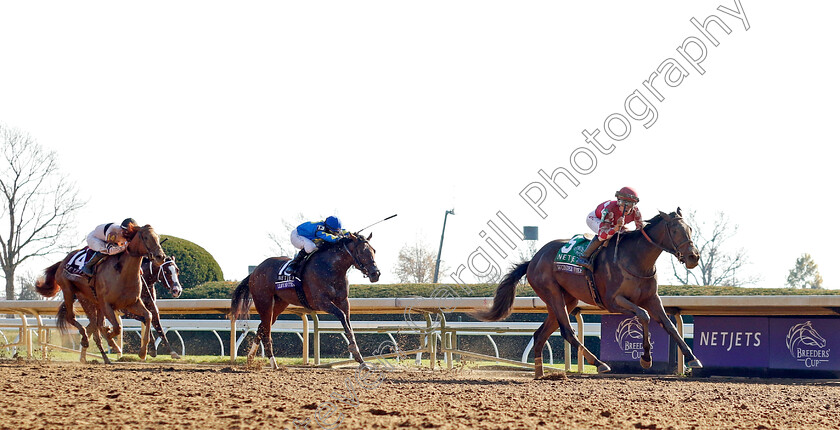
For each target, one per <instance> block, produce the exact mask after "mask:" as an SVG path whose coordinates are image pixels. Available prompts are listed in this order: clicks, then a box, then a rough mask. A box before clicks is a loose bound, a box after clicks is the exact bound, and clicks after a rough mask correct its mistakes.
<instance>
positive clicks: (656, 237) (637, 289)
mask: <svg viewBox="0 0 840 430" xmlns="http://www.w3.org/2000/svg"><path fill="white" fill-rule="evenodd" d="M647 222H648V225H646V226H645V227H644V228H643V229H642V230H641V231H633V232H630V233H627V234H622V235H620V240H619V236H614V237H613V238H612V239H613V240H610V242H609V243H608V244H607V245H606V246H605V247H603V248H602V251H601V252H600V253H599V254H598V255H597V256H596V257H595V261H594V263H595V272H594V276H595V288H596V290H597V294H593V292H592V291H590V288H589V286H588V283H587V281H586V278H585V277H584V276H582V275H575V274H571V273H568V272H562V271H558V270H556V268H555V264H554V259H555V257H556V255H557V252H558V251H559V250H560V248H561V247H563V246H564V245H566V242H564V241H562V240H555V241H552V242H549V243H547V244H546V245H545V246H543V247H542V248H541V249H540V250H539V251H537V253H536V254H535V255H534V258H533V259H531V261H526V262H523V263H520V264H518V265H517V266H515V267H514V268H513V270H511V271H510V272H509V273H508V274H507V275H506V276H505V277H504V278H503V279H502V282H501V283H500V284H499V286H498V287H497V288H496V294H495V298H494V300H493V305H492V306H491V307H490V308H489V309H485V310H479V311H477V312H475V314H474V315H475V316H476V317H477V318H479V319H481V320H484V321H499V320H501V319H503V318H505V317H507V316H508V315H509V314H510V308H511V306H512V305H513V299H514V298H515V297H516V284H517V283H518V282H519V280H520V279H521V278H522V276H525V275H527V279H528V283H529V284H530V285H531V288H533V289H534V292H536V293H537V295H538V296H539V297H540V299H542V301H543V302H545V305H546V309H547V311H548V316H546V319H545V321H544V322H543V323H542V325H541V326H540V327H539V328H538V329H537V331H536V332H535V333H534V373H535V378H540V377H542V376H543V364H542V350H543V347H544V346H545V342H546V341H547V340H548V337H549V336H551V334H552V333H553V332H554V331H555V330H557V328H558V327H559V328H560V333H561V335H562V336H563V338H564V339H565V340H566V341H567V342H569V343H570V344H571V345H572V347H573V348H580V349H578V350H579V351H580V350H582V351H583V354H584V356H585V357H586V361H587V362H588V363H589V364H592V365H596V366H598V372H609V371H610V370H611V369H610V367H609V366H608V365H607V364H606V363H604V362H603V361H601V360H599V359H598V358H597V357H595V355H594V354H592V353H591V352H590V351H589V350H588V349H586V347H585V346H583V345H582V344H581V343H580V342H579V341H578V339H577V337H576V336H575V331H574V329H573V328H572V324H571V321H570V319H569V313H570V312H572V311H573V310H574V309H575V307H577V304H578V302H579V301H583V302H585V303H589V304H591V305H596V306H600V307H602V308H603V309H605V310H607V311H609V312H611V313H622V314H630V315H635V316H636V317H638V319H639V322H641V324H642V328H643V335H644V336H643V337H644V338H643V340H642V342H643V343H642V346H643V347H644V353H643V354H642V357H641V358H640V359H639V361H640V363H641V365H642V367H644V368H650V366H651V356H650V336H649V330H648V324H649V322H650V319H651V318H653V319H654V321H656V322H657V323H659V324H660V325H661V326H662V327H663V328H664V329H665V331H667V332H668V334H669V335H670V336H671V338H673V339H674V341H676V342H677V345H679V348H680V350H682V352H683V354H684V355H685V357H686V360H688V366H689V367H692V368H699V367H703V366H702V364H701V363H700V360H698V359H697V358H696V357H695V356H694V353H693V352H692V351H691V348H689V347H688V345H687V344H686V343H685V340H683V338H682V337H681V336H680V335H679V333H678V332H677V329H676V327H674V324H673V323H672V322H671V320H670V319H669V318H668V316H667V315H666V313H665V309H664V308H663V306H662V300H661V299H660V298H659V294H658V293H657V284H656V267H655V264H656V259H657V258H659V255H660V254H661V253H662V251H665V252H668V253H670V254H673V255H674V256H676V257H677V259H678V260H679V261H680V262H681V263H683V264H685V266H686V267H687V268H689V269H692V268H694V267H696V266H697V264H698V262H699V259H700V254H699V253H698V251H697V248H696V247H695V246H694V242H692V240H691V227H689V226H688V224H686V223H685V221H684V220H683V217H682V211H681V210H680V208H677V211H676V212H671V213H670V214H666V213H664V212H659V214H658V215H656V216H655V217H653V218H652V219H650V220H649V221H647ZM617 246H618V247H619V248H620V250H619V251H618V253H617V259H614V255H616V254H615V252H616V247H617ZM594 297H601V298H603V300H602V303H601V304H598V303H597V300H596V299H595V298H594Z"/></svg>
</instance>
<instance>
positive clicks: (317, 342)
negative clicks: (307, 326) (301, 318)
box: [312, 312, 321, 366]
mask: <svg viewBox="0 0 840 430" xmlns="http://www.w3.org/2000/svg"><path fill="white" fill-rule="evenodd" d="M312 326H313V332H314V334H313V336H312V338H313V339H312V342H314V344H313V345H312V349H313V350H314V351H313V352H314V353H315V365H316V366H317V365H319V364H321V328H320V321H319V320H318V314H316V313H315V312H312Z"/></svg>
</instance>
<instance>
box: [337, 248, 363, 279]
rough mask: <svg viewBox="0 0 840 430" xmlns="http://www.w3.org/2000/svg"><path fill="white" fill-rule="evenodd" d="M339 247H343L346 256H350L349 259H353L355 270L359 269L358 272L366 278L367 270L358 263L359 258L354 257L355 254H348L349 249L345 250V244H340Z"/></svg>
mask: <svg viewBox="0 0 840 430" xmlns="http://www.w3.org/2000/svg"><path fill="white" fill-rule="evenodd" d="M341 246H343V247H344V250H345V251H347V253H348V254H350V257H353V264H354V265H355V266H356V268H357V269H359V271H360V272H362V276H364V277H365V278H367V277H368V271H367V268H365V266H364V265H363V264H362V262H361V261H359V258H358V257H356V254H353V253H352V252H350V249H349V248H347V243H346V242H345V243H343V244H341Z"/></svg>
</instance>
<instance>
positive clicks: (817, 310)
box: [0, 296, 840, 371]
mask: <svg viewBox="0 0 840 430" xmlns="http://www.w3.org/2000/svg"><path fill="white" fill-rule="evenodd" d="M662 301H663V304H664V306H665V308H666V311H668V313H669V314H671V315H674V316H675V318H676V321H677V329H678V331H680V333H681V334H683V336H688V337H690V334H691V332H690V327H687V326H686V325H684V324H683V323H682V315H833V316H837V315H840V296H693V297H692V296H681V297H662ZM491 302H492V298H444V299H431V298H396V299H350V308H351V314H354V315H359V314H396V315H401V317H398V318H396V319H395V320H394V321H353V322H352V325H353V328H354V331H355V332H359V333H383V334H386V335H389V336H392V335H393V334H396V333H410V334H417V335H419V336H421V338H422V339H423V340H422V342H421V348H420V349H418V350H413V351H408V352H407V353H412V354H413V353H419V352H423V353H428V355H429V357H430V358H432V360H431V362H432V366H434V365H435V362H436V359H437V356H438V354H439V353H441V354H443V356H444V361H445V363H446V364H447V366H452V356H453V354H471V353H470V352H467V351H460V350H458V348H457V337H458V336H459V335H461V336H464V335H474V336H491V339H492V336H494V335H531V334H533V332H534V330H536V328H537V327H538V326H539V325H540V323H514V322H504V321H503V322H499V323H484V322H480V323H473V322H449V321H447V320H446V316H447V315H448V314H451V313H456V312H468V311H472V310H475V309H478V308H482V307H485V306H487V305H488V304H490V303H491ZM58 305H59V303H58V302H55V301H34V300H33V301H0V314H14V315H17V317H18V318H17V319H14V320H10V319H6V320H3V321H2V322H0V327H5V328H13V329H17V330H18V331H19V335H18V337H17V339H15V340H14V341H8V339H7V344H6V347H12V348H19V349H20V350H21V351H26V354H27V355H28V356H31V355H32V352H33V343H34V342H35V339H37V343H38V344H39V345H40V346H41V348H42V349H43V350H47V349H48V348H60V346H58V345H52V344H50V343H49V339H48V336H49V331H50V330H51V329H52V328H53V327H55V325H54V320H52V319H50V318H47V317H48V316H54V315H55V313H56V311H57V309H58ZM229 306H230V301H228V300H212V299H207V300H159V301H158V307H159V309H160V312H161V314H163V315H167V314H179V315H189V314H227V313H228V312H229ZM579 309H580V313H578V314H577V315H576V319H577V323H578V327H577V331H578V336H579V337H580V339H581V340H582V339H583V336H590V335H592V336H598V335H600V328H597V329H596V327H595V326H594V325H590V324H584V322H583V319H582V317H581V314H603V313H605V311H604V310H602V309H599V308H597V307H594V306H591V305H586V304H582V305H581V306H580V308H579ZM77 312H79V313H81V312H82V310H81V308H77ZM251 312H252V314H255V313H256V310H255V309H253V308H252V310H251ZM513 312H514V313H545V305H544V303H543V302H542V301H541V300H540V299H539V298H536V297H520V298H517V299H516V300H515V301H514V305H513ZM287 313H292V314H297V315H298V316H299V317H300V318H301V320H300V322H297V321H289V320H285V321H278V322H277V323H276V324H275V325H274V326H273V327H272V329H273V331H277V332H286V333H296V334H298V336H299V339H300V340H301V343H302V353H301V355H302V357H303V360H304V363H308V362H309V359H310V352H309V349H310V348H309V336H303V333H311V334H313V338H314V342H313V345H312V346H313V353H314V354H312V355H313V357H312V358H313V359H314V363H315V364H316V365H319V364H321V363H320V362H321V357H320V335H321V334H322V333H342V332H343V330H342V329H341V327H340V324H339V323H338V322H337V321H320V320H319V318H318V313H315V312H307V311H306V310H304V309H302V308H299V307H293V306H290V307H289V309H288V310H287ZM162 322H163V323H164V327H165V328H166V330H168V331H173V330H174V331H175V332H176V333H179V332H180V331H190V330H192V331H211V332H213V333H215V336H216V338H217V340H218V341H219V345H220V351H223V350H224V345H225V342H224V340H223V337H222V335H221V334H220V332H225V333H228V335H229V337H228V342H227V345H228V353H229V355H230V358H231V360H233V359H235V357H236V351H237V349H238V346H239V344H240V343H241V342H242V340H243V339H244V336H245V334H247V333H248V332H251V331H253V330H254V329H256V325H257V324H258V321H257V320H247V321H237V322H231V321H229V320H221V319H218V320H171V319H164V320H162ZM124 324H125V327H126V329H127V330H136V329H137V327H139V323H136V322H134V321H129V320H126V321H125V322H124ZM596 333H597V334H596ZM556 334H557V333H555V335H556ZM178 336H180V334H178ZM392 339H393V338H392ZM438 343H440V345H441V348H440V350H438V347H437V345H438ZM182 345H183V343H182ZM565 350H566V353H567V357H566V358H565V359H564V362H565V363H566V368H567V369H568V368H569V362H570V360H569V358H568V354H570V351H569V348H565ZM182 352H185V351H183V350H182ZM473 355H475V354H473ZM496 355H497V356H498V354H496ZM523 356H527V350H526V351H524V352H523ZM495 358H496V357H493V356H487V359H491V360H492V359H495ZM500 361H506V360H501V359H500ZM507 361H509V360H507ZM345 363H346V362H344V361H342V362H337V363H330V364H328V365H329V366H335V365H341V364H345ZM516 363H518V362H516ZM681 363H682V359H681V357H680V359H679V360H678V364H681ZM578 365H579V369H581V370H582V367H583V363H582V361H581V362H579V363H578ZM679 371H682V368H680V369H679Z"/></svg>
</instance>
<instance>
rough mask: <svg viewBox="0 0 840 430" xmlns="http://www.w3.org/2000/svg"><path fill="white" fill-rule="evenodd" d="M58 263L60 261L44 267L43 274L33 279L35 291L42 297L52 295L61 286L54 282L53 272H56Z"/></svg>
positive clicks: (59, 263) (56, 292)
mask: <svg viewBox="0 0 840 430" xmlns="http://www.w3.org/2000/svg"><path fill="white" fill-rule="evenodd" d="M59 265H61V262H60V261H59V262H58V263H55V264H53V265H52V266H50V267H47V268H46V269H44V276H43V277H41V278H38V280H37V281H35V291H37V292H38V294H40V295H42V296H44V297H52V296H55V295H56V294H58V290H60V289H61V286H59V285H58V283H57V282H55V273H56V272H58V266H59Z"/></svg>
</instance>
